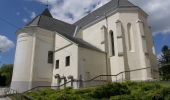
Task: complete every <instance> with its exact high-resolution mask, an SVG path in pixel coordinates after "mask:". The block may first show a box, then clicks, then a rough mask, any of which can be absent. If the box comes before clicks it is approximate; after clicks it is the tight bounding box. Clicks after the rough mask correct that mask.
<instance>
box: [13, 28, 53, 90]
mask: <svg viewBox="0 0 170 100" xmlns="http://www.w3.org/2000/svg"><path fill="white" fill-rule="evenodd" d="M17 34H18V36H17V47H16V54H15V62H14V71H13V78H12V84H11V88H12V89H14V90H17V91H18V92H23V91H26V90H28V89H31V88H33V87H36V86H41V85H46V86H48V85H51V81H52V79H51V78H52V69H53V65H52V64H48V62H47V61H48V51H54V36H55V35H54V33H53V32H50V31H45V30H43V29H40V28H38V27H28V28H23V29H21V30H19V31H18V32H17Z"/></svg>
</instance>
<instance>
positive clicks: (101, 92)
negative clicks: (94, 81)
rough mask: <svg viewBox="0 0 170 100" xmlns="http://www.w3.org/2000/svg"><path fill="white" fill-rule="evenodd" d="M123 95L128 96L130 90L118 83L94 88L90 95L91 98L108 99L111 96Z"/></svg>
mask: <svg viewBox="0 0 170 100" xmlns="http://www.w3.org/2000/svg"><path fill="white" fill-rule="evenodd" d="M124 94H130V90H129V89H128V88H127V86H126V85H123V84H119V83H114V84H108V85H105V86H101V87H98V88H96V89H95V90H94V91H93V93H92V97H94V98H110V97H111V96H115V95H124Z"/></svg>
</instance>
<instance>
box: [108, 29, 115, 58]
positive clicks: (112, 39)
mask: <svg viewBox="0 0 170 100" xmlns="http://www.w3.org/2000/svg"><path fill="white" fill-rule="evenodd" d="M109 34H110V43H111V45H110V47H111V49H110V50H111V55H112V56H115V45H114V33H113V31H112V30H110V32H109Z"/></svg>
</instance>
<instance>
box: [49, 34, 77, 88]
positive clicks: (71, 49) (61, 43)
mask: <svg viewBox="0 0 170 100" xmlns="http://www.w3.org/2000/svg"><path fill="white" fill-rule="evenodd" d="M68 45H69V46H68ZM55 47H56V48H55V50H59V49H60V48H63V47H64V48H63V49H62V50H59V51H56V52H55V63H54V66H53V76H52V78H53V81H52V85H53V86H57V85H58V84H57V79H56V78H55V77H54V76H55V75H56V74H59V75H60V76H65V77H66V78H67V77H68V76H69V75H72V76H73V77H74V79H78V46H77V45H75V44H72V42H70V41H68V40H66V38H63V37H62V36H60V35H58V34H56V36H55ZM67 56H70V66H66V65H65V62H66V61H65V59H66V57H67ZM56 60H59V69H56V68H55V67H56V66H55V65H56ZM68 81H70V80H68ZM62 83H63V81H62V82H61V83H60V84H62Z"/></svg>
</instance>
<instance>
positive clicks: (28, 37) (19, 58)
mask: <svg viewBox="0 0 170 100" xmlns="http://www.w3.org/2000/svg"><path fill="white" fill-rule="evenodd" d="M17 34H18V35H17V45H16V53H15V61H14V69H13V77H12V83H11V88H12V89H14V90H17V91H24V90H27V89H29V88H30V86H31V81H32V80H31V75H32V73H31V68H32V58H33V54H32V52H33V51H34V49H33V48H34V45H33V44H34V42H35V41H34V40H35V34H34V33H33V31H31V30H27V29H23V30H22V31H21V32H18V33H17Z"/></svg>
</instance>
